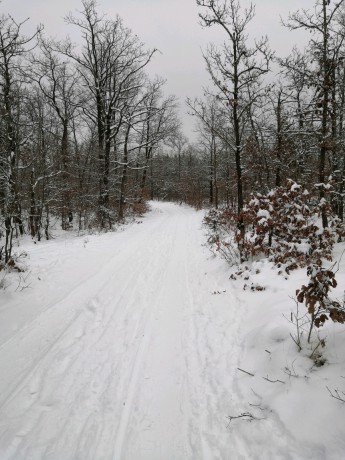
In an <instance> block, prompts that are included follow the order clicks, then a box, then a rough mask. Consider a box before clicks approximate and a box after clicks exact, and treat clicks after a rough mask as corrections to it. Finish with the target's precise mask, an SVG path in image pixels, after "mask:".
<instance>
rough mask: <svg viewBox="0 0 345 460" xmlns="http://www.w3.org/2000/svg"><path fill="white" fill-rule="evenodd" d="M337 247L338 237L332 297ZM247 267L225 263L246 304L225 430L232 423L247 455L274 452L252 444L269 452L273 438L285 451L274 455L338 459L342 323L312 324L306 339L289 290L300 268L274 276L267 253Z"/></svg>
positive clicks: (342, 283) (302, 310) (341, 280)
mask: <svg viewBox="0 0 345 460" xmlns="http://www.w3.org/2000/svg"><path fill="white" fill-rule="evenodd" d="M344 248H345V245H344V244H338V245H336V249H335V252H334V258H335V260H340V264H339V271H338V272H337V274H336V278H337V280H338V286H337V287H336V288H335V289H334V290H333V291H332V297H333V298H337V299H339V300H340V301H341V302H343V300H344V289H345V276H344V275H345V260H344V258H341V254H342V252H343V250H344ZM247 265H248V264H247ZM247 268H248V270H243V273H241V274H240V276H238V275H234V273H235V272H238V269H237V270H235V269H234V268H233V269H232V272H233V278H236V280H232V281H231V284H232V289H234V290H236V291H237V293H238V296H240V297H241V299H242V301H243V302H244V303H245V305H246V306H247V312H246V317H245V318H244V327H243V331H242V334H243V337H242V338H243V342H242V350H243V351H242V354H241V358H240V360H239V366H238V368H239V369H237V376H236V386H237V390H238V392H239V393H240V395H241V399H242V405H241V406H240V407H238V409H237V412H236V411H235V412H233V413H232V414H230V416H231V417H238V416H240V418H239V419H236V418H233V419H230V420H231V422H230V424H231V426H232V429H233V430H239V431H240V433H241V434H242V435H243V436H244V437H245V438H246V439H247V442H248V445H251V446H252V447H253V449H252V458H258V459H259V458H272V459H273V458H277V457H274V455H273V453H272V455H271V456H269V453H267V457H265V456H263V457H262V456H260V452H259V450H256V449H258V443H259V445H261V446H264V445H265V446H269V445H271V446H272V449H273V451H272V452H274V451H275V447H274V445H275V444H278V445H279V444H281V443H283V444H284V443H286V442H287V441H288V440H289V448H288V449H287V451H285V448H286V447H283V446H282V448H284V451H285V453H284V451H282V452H281V457H279V458H289V459H290V458H291V459H295V458H302V459H309V458H310V459H311V458H314V459H334V460H335V459H338V458H342V455H343V452H344V448H345V425H344V415H345V412H344V411H345V403H344V402H341V401H339V400H337V399H335V398H334V397H338V396H339V397H340V398H342V399H343V400H345V327H344V325H342V324H336V323H333V322H332V321H327V322H326V324H325V325H324V326H323V327H322V328H320V329H319V330H317V332H318V336H317V333H316V331H314V333H313V336H312V340H311V342H310V343H307V337H308V332H309V327H310V322H309V320H308V316H309V315H308V314H307V309H306V307H305V306H304V304H298V303H297V301H296V296H295V293H296V289H298V288H300V287H301V286H302V285H303V284H308V277H307V274H306V269H305V268H304V269H298V270H296V271H294V272H292V273H291V274H290V275H289V276H281V275H278V274H277V269H276V267H274V266H273V264H272V263H270V262H268V261H267V260H262V261H257V262H254V263H253V264H249V266H248V267H247ZM248 287H252V289H248ZM257 287H260V288H262V290H261V289H260V290H257ZM241 289H242V292H241ZM297 318H299V321H298V323H299V324H298V325H299V326H300V329H299V331H298V330H297ZM298 335H302V337H301V341H300V342H301V347H302V349H301V350H300V349H299V347H298V346H297V344H296V343H295V342H296V340H297V337H298ZM332 395H333V397H332ZM243 414H245V415H244V416H242V415H243ZM248 421H250V422H251V423H248ZM274 426H276V427H277V426H280V427H284V431H285V433H286V439H285V440H284V441H283V440H282V439H277V438H276V437H275V436H274V432H275V429H274ZM263 427H265V428H264V429H263ZM268 427H271V429H272V431H271V429H268ZM263 433H264V437H262V436H263ZM255 446H256V447H255Z"/></svg>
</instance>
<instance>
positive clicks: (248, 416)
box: [226, 412, 263, 426]
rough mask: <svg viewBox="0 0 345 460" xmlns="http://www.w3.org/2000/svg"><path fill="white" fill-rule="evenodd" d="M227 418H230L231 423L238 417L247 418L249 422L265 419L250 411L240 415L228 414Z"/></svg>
mask: <svg viewBox="0 0 345 460" xmlns="http://www.w3.org/2000/svg"><path fill="white" fill-rule="evenodd" d="M226 418H227V419H229V425H230V423H231V422H232V420H236V419H242V420H246V421H247V422H252V421H253V420H263V419H262V418H258V417H255V416H254V415H253V414H251V413H250V412H243V413H242V414H240V415H228V416H227V417H226ZM229 425H228V426H229Z"/></svg>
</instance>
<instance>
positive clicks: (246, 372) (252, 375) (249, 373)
mask: <svg viewBox="0 0 345 460" xmlns="http://www.w3.org/2000/svg"><path fill="white" fill-rule="evenodd" d="M237 370H239V371H241V372H244V373H245V374H248V375H250V376H251V377H255V375H254V374H252V373H251V372H248V371H245V370H243V369H241V368H239V367H238V368H237Z"/></svg>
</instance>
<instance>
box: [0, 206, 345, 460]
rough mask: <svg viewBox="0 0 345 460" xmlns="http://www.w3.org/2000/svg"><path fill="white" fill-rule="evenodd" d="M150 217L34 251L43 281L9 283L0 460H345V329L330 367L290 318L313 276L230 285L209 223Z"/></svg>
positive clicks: (331, 343)
mask: <svg viewBox="0 0 345 460" xmlns="http://www.w3.org/2000/svg"><path fill="white" fill-rule="evenodd" d="M151 207H152V211H151V212H150V213H149V214H147V215H146V216H145V217H144V218H143V219H142V222H137V223H133V224H131V225H130V226H128V227H126V228H125V229H124V231H118V232H116V233H108V234H103V235H90V236H83V237H70V236H69V237H66V238H61V237H60V238H57V239H55V240H51V241H48V242H45V241H44V242H41V243H39V244H37V245H35V244H34V243H33V242H30V241H23V242H22V243H21V246H20V247H19V248H17V249H18V251H22V250H24V251H26V252H27V253H28V254H29V256H28V258H27V259H26V264H27V265H28V267H29V268H28V271H27V272H26V273H22V274H20V275H18V274H12V275H10V276H8V277H7V278H5V279H3V278H2V277H3V275H2V274H1V273H0V285H1V286H5V287H6V286H7V288H6V289H2V290H0V369H1V370H0V460H10V459H11V460H88V459H90V460H91V459H93V460H191V459H193V460H218V459H219V460H228V459H232V460H240V459H243V460H246V459H260V460H270V459H272V460H279V459H286V460H302V459H303V460H305V459H314V460H318V459H325V460H333V459H334V460H338V459H341V458H343V455H344V452H345V423H344V416H345V404H343V403H341V402H339V401H337V400H335V399H334V398H332V397H331V396H330V394H329V392H328V390H327V387H328V388H330V389H331V390H332V391H333V390H335V389H338V390H339V391H345V328H344V327H341V326H335V325H334V324H328V325H327V326H326V327H325V329H324V331H321V334H324V335H327V341H326V347H325V349H323V350H322V355H323V358H324V359H325V360H326V362H325V363H324V365H323V366H322V367H316V366H315V364H314V362H313V361H312V360H311V359H310V358H308V355H310V354H311V351H310V350H308V349H304V350H302V352H300V353H299V352H298V351H297V347H296V346H295V344H294V342H293V341H292V339H291V338H290V333H292V334H293V333H294V327H293V325H291V324H290V323H289V322H288V319H286V318H285V317H284V315H285V316H286V317H287V318H290V312H291V311H294V310H295V303H294V301H293V300H292V299H291V298H290V297H289V296H294V294H295V290H296V289H297V288H299V287H300V285H301V283H302V282H305V281H306V275H305V271H297V272H295V273H293V274H291V275H290V276H289V279H287V280H285V279H284V278H283V277H281V276H278V275H276V273H275V271H274V270H272V268H271V266H270V265H269V264H266V263H264V262H262V263H257V267H256V271H259V272H260V273H258V274H256V275H253V274H252V273H253V271H252V272H251V273H248V276H246V275H245V276H244V277H243V276H242V277H240V278H239V279H237V280H232V279H229V275H230V274H231V271H230V270H229V268H228V267H227V265H226V264H225V262H224V261H222V260H220V259H219V258H215V257H213V256H212V255H211V254H210V253H209V251H208V250H207V249H206V248H205V247H204V245H203V244H204V241H205V236H204V234H203V231H202V228H201V221H202V217H203V214H202V213H201V212H197V211H194V210H192V209H190V208H188V207H184V206H178V205H174V204H170V203H152V204H151ZM341 249H342V248H341V245H339V247H338V249H337V250H338V256H339V255H340V252H341ZM344 273H345V262H344V260H342V261H341V267H340V271H339V273H338V274H337V279H338V281H340V283H339V286H338V288H337V290H336V291H335V293H334V295H335V296H338V298H341V297H342V296H343V294H344V288H345V280H344ZM248 277H249V279H247V280H245V279H244V278H248ZM252 282H253V283H258V284H260V285H263V286H264V287H266V290H265V291H263V292H258V291H255V292H252V291H250V290H247V289H245V290H244V289H243V287H244V284H247V285H250V284H251V283H252ZM303 308H304V307H303V305H300V309H301V310H303ZM239 369H242V370H239ZM243 371H246V372H247V373H246V372H243ZM250 374H251V375H250ZM266 379H268V380H266ZM269 380H271V381H275V383H272V382H270V381H269ZM229 417H240V418H232V419H231V418H229ZM250 420H251V421H250Z"/></svg>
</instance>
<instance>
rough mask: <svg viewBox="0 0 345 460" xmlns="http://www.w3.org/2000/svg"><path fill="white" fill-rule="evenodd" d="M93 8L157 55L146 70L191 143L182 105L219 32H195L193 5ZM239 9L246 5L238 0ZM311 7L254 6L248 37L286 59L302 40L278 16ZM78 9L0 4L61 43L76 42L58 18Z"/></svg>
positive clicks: (17, 1)
mask: <svg viewBox="0 0 345 460" xmlns="http://www.w3.org/2000/svg"><path fill="white" fill-rule="evenodd" d="M98 3H99V11H100V12H104V13H106V14H107V15H109V16H110V17H111V16H112V17H115V16H116V14H119V15H120V16H121V17H122V18H123V20H124V24H125V26H127V27H129V28H131V29H132V31H133V32H134V33H135V34H137V35H138V36H139V38H140V39H141V40H142V41H143V42H144V43H145V44H146V45H147V46H148V47H150V48H158V49H159V50H160V51H161V53H157V54H156V56H155V58H154V60H153V62H152V63H151V64H150V68H148V69H147V70H148V72H149V74H151V75H155V74H158V75H160V76H162V77H164V78H166V79H167V80H168V81H167V85H166V92H167V93H168V94H175V95H176V96H177V97H178V98H179V100H180V105H181V117H182V120H183V124H184V131H185V133H186V135H188V136H189V137H190V138H191V140H193V138H194V135H193V119H192V118H191V117H188V116H187V115H186V107H185V104H184V101H185V99H186V97H188V96H189V97H192V98H193V97H195V96H200V95H201V94H202V87H203V86H207V85H209V79H208V75H207V72H206V70H205V65H204V62H203V59H202V55H201V48H202V49H205V48H206V45H207V43H208V42H210V41H212V42H215V43H217V42H218V43H219V42H221V41H222V37H223V35H222V34H221V32H220V31H216V30H205V29H202V28H201V27H200V25H199V23H198V10H197V7H196V2H195V0H99V2H98ZM254 3H255V2H254ZM242 4H244V5H246V4H248V1H247V0H241V5H242ZM313 4H314V0H257V2H256V17H255V18H254V20H253V22H252V25H251V34H253V36H257V37H259V36H262V35H268V37H269V39H270V43H271V48H272V49H274V50H275V51H276V52H277V53H278V55H286V54H288V53H289V51H290V50H291V49H292V47H293V45H294V44H297V45H298V44H300V46H302V47H303V45H304V43H305V41H306V38H305V37H306V35H305V34H304V33H302V32H289V31H287V30H286V29H284V28H283V27H282V26H281V24H280V16H282V17H283V18H287V16H288V13H289V11H290V12H292V11H295V10H297V9H298V8H301V6H302V7H303V8H307V9H308V8H311V7H312V6H313ZM77 9H81V1H80V0H2V5H1V10H2V12H4V13H10V14H12V15H13V16H14V18H15V19H16V20H17V21H20V20H23V19H25V18H27V17H30V25H31V26H32V28H34V26H35V25H37V24H38V23H42V24H44V26H45V31H46V34H47V35H54V36H56V37H57V38H63V37H64V36H66V35H67V34H68V35H70V36H71V37H72V38H73V39H76V36H74V35H73V27H72V26H67V25H66V24H65V23H64V20H63V17H64V16H65V15H66V14H67V13H68V12H69V11H75V10H77ZM217 32H218V33H217Z"/></svg>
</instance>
